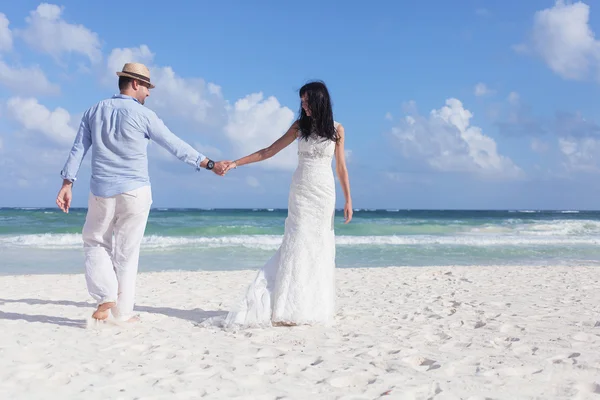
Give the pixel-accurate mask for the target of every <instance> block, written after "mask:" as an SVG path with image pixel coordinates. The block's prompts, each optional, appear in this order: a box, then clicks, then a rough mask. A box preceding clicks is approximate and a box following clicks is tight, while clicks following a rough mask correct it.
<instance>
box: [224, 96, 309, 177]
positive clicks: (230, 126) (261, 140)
mask: <svg viewBox="0 0 600 400" xmlns="http://www.w3.org/2000/svg"><path fill="white" fill-rule="evenodd" d="M293 121H294V112H293V111H292V110H290V109H289V108H287V107H282V106H281V105H280V104H279V101H277V99H276V98H275V97H268V98H266V99H263V94H262V93H253V94H250V95H248V96H246V97H244V98H243V99H239V100H238V101H236V102H235V104H234V105H233V106H232V107H230V108H229V121H228V123H227V125H226V126H225V129H224V131H225V134H226V135H227V137H228V138H229V140H230V142H231V144H232V145H233V147H234V149H235V152H236V155H237V156H246V155H248V154H251V153H253V152H255V151H257V150H260V149H262V148H264V147H267V146H269V145H270V144H271V143H273V142H274V141H275V140H277V139H278V138H279V137H280V136H281V135H283V134H284V133H285V132H286V131H287V129H288V128H289V127H290V125H291V124H292V122H293ZM297 162H298V156H297V148H296V146H294V143H292V144H291V145H289V146H288V147H287V148H286V149H284V150H282V151H281V152H280V153H279V154H277V155H276V156H275V157H273V158H271V159H269V160H267V161H264V162H261V163H260V164H259V165H262V166H264V167H267V168H277V169H292V168H294V167H295V166H296V165H297Z"/></svg>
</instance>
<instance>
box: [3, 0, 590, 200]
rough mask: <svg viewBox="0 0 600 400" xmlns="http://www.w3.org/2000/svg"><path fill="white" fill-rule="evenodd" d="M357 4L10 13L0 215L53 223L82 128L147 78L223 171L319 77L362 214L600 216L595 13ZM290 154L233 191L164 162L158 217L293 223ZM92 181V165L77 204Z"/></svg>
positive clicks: (542, 7)
mask: <svg viewBox="0 0 600 400" xmlns="http://www.w3.org/2000/svg"><path fill="white" fill-rule="evenodd" d="M345 3H346V4H344V5H343V6H342V5H340V4H341V3H339V2H333V1H324V0H323V1H312V0H311V1H304V2H301V3H299V2H285V3H282V2H275V1H256V2H252V4H250V2H242V1H230V2H219V3H216V2H171V3H169V4H168V5H165V3H164V2H158V1H145V2H138V1H131V2H127V6H125V4H124V3H122V2H117V1H103V2H95V3H92V2H80V1H63V2H60V3H39V2H34V1H27V0H21V1H19V2H12V3H9V4H6V2H5V3H4V4H3V5H2V6H0V13H1V14H2V15H0V193H1V195H0V206H4V207H10V206H22V207H36V206H53V204H54V199H55V196H56V193H57V191H58V188H59V186H60V183H61V180H60V176H59V171H60V170H61V168H62V166H63V164H64V162H65V160H66V157H67V154H68V151H69V149H70V146H71V143H72V140H73V137H74V134H75V131H76V127H77V126H78V123H79V118H80V116H81V114H82V113H83V111H84V110H85V109H86V108H87V107H89V106H91V105H92V104H94V103H95V102H97V101H99V100H101V99H103V98H106V97H109V96H111V95H112V94H114V93H116V92H117V87H116V79H117V78H116V75H115V71H116V70H120V69H121V67H122V64H123V63H124V62H127V61H140V62H144V63H146V64H147V65H148V66H150V67H151V71H152V77H153V80H154V81H156V83H157V88H156V89H155V90H154V91H153V92H152V95H151V97H150V98H149V100H148V102H147V106H148V107H150V108H152V109H154V110H155V111H156V112H157V113H158V114H159V116H160V117H161V118H163V119H164V121H165V122H166V123H167V125H168V126H169V127H170V128H171V130H173V132H175V133H176V134H177V135H178V136H180V137H181V138H183V139H184V140H186V141H188V142H189V143H190V144H192V145H193V146H194V147H196V148H198V149H199V150H200V151H202V152H204V153H205V154H206V155H207V156H209V157H211V158H213V159H231V158H237V157H240V156H243V155H246V154H248V153H250V152H252V151H255V150H258V149H260V148H261V147H264V146H267V145H269V144H270V143H271V142H272V141H274V140H275V139H276V138H278V137H279V136H280V135H281V134H283V133H284V132H285V130H286V129H287V127H288V126H289V124H290V123H291V122H292V121H293V118H294V117H295V115H296V114H297V110H298V108H299V105H300V104H299V100H298V95H297V89H298V88H299V87H300V86H302V84H303V83H305V82H306V81H308V80H310V79H322V80H324V81H325V82H326V83H327V85H328V86H329V89H330V92H331V94H332V97H333V101H334V113H335V118H336V120H338V121H339V122H341V123H342V124H343V125H344V127H345V130H346V135H347V140H346V147H347V152H348V167H349V171H350V180H351V187H352V195H353V203H354V207H355V208H401V209H404V208H409V209H417V208H442V209H450V208H471V209H473V208H495V209H498V208H501V209H505V208H509V209H514V208H521V209H523V208H525V209H531V208H535V209H543V208H551V209H598V201H597V199H598V198H600V184H599V183H598V178H599V176H600V175H599V173H600V125H597V124H598V123H600V118H598V116H597V111H596V110H597V109H598V106H600V99H599V98H598V84H599V83H600V39H596V33H598V32H600V7H598V5H594V4H592V2H591V1H587V2H568V1H565V2H563V1H558V2H555V1H541V0H531V1H527V2H523V1H516V0H511V1H504V2H501V3H500V2H490V1H482V0H480V1H476V0H465V1H461V2H454V3H449V2H436V4H435V6H433V5H432V4H429V3H427V4H426V2H392V1H388V2H375V3H370V4H365V3H354V5H353V4H350V2H345ZM144 10H146V12H145V13H144ZM295 150H296V149H295V144H292V145H291V146H290V148H288V149H286V150H285V151H284V152H282V153H280V154H279V155H278V156H276V157H275V158H274V159H272V160H269V161H268V162H266V163H263V164H257V165H252V166H248V167H244V168H239V169H237V170H234V171H232V172H231V173H230V174H228V175H227V176H226V177H224V178H220V177H217V176H216V175H214V174H210V173H208V172H202V171H200V172H195V171H193V170H191V169H190V168H189V166H187V165H185V164H183V163H181V162H180V161H179V160H177V159H176V158H175V157H173V156H171V155H169V154H167V153H165V152H164V151H163V150H161V149H160V148H158V146H156V145H151V146H150V158H151V163H150V171H151V180H152V185H153V193H154V206H155V207H202V208H204V207H286V204H287V195H288V191H289V184H290V181H291V175H292V173H293V169H294V166H295V163H296V155H295ZM88 184H89V156H88V159H87V160H86V161H85V162H84V164H83V166H82V169H81V170H80V174H79V180H78V181H77V184H76V185H75V188H74V196H75V199H74V206H85V205H86V201H87V194H88V187H89V186H88ZM337 193H338V195H337V196H338V206H339V207H342V206H343V202H344V199H343V195H342V192H341V190H340V188H339V186H338V191H337Z"/></svg>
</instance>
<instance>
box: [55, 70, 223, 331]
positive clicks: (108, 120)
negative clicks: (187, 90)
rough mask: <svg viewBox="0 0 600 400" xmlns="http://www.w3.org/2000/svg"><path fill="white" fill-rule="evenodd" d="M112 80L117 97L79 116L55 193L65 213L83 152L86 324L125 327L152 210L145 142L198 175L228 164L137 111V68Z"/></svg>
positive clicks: (143, 80)
mask: <svg viewBox="0 0 600 400" xmlns="http://www.w3.org/2000/svg"><path fill="white" fill-rule="evenodd" d="M117 76H119V90H120V94H118V95H115V96H113V97H112V98H110V99H107V100H103V101H101V102H99V103H98V104H96V105H94V106H93V107H91V108H90V109H88V110H87V111H86V112H85V113H84V114H83V118H82V119H81V124H80V126H79V131H78V132H77V136H76V137H75V142H74V144H73V147H72V149H71V153H70V154H69V157H68V159H67V162H66V164H65V166H64V168H63V170H62V171H61V176H62V177H63V185H62V188H61V189H60V191H59V192H58V196H57V198H56V204H57V205H58V207H59V208H60V209H61V210H63V211H64V212H65V213H68V212H69V207H70V206H71V199H72V197H73V196H72V191H71V188H72V186H73V182H74V181H75V179H76V175H77V172H78V170H79V167H80V165H81V162H82V160H83V158H84V157H85V154H86V153H87V151H88V149H89V148H90V147H91V148H92V176H91V181H90V192H91V193H90V195H89V199H88V211H87V216H86V220H85V224H84V227H83V243H84V252H85V277H86V283H87V287H88V291H89V293H90V295H91V296H92V297H93V298H94V299H95V300H96V301H97V302H98V308H97V309H96V311H95V312H94V313H93V315H92V317H93V318H94V319H96V320H105V319H107V318H108V316H109V312H112V314H113V316H114V317H115V318H116V319H118V320H120V321H129V320H135V318H133V305H134V297H135V281H136V276H137V270H138V260H139V254H140V245H141V242H142V238H143V236H144V231H145V229H146V223H147V220H148V214H149V212H150V205H151V204H152V194H151V190H150V179H149V177H148V156H147V146H148V142H149V140H153V141H155V142H156V143H158V144H159V145H161V146H162V147H164V148H165V149H167V150H168V151H169V152H171V153H172V154H173V155H175V156H176V157H177V158H179V159H180V160H181V161H183V162H185V163H187V164H189V165H191V166H193V167H195V168H196V169H197V170H200V169H202V168H206V169H208V170H212V171H213V172H214V173H216V174H217V175H221V176H222V175H224V172H225V169H226V167H227V166H228V164H229V162H226V161H219V162H214V161H211V160H209V159H208V158H207V157H206V156H204V155H203V154H200V153H199V152H198V151H196V150H195V149H194V148H193V147H191V146H190V145H189V144H187V143H185V142H184V141H183V140H181V139H180V138H178V137H177V136H175V135H174V134H173V133H172V132H171V131H170V130H169V129H168V128H167V127H166V126H165V124H164V123H163V122H162V121H161V120H160V119H159V118H158V116H157V115H156V114H155V113H154V112H153V111H151V110H150V109H148V108H146V107H144V105H143V104H144V103H145V100H146V97H148V96H149V95H150V89H152V88H154V87H155V86H154V85H153V84H152V83H151V81H150V71H149V70H148V68H147V67H146V66H145V65H143V64H139V63H127V64H125V65H124V66H123V69H122V71H120V72H117ZM113 235H114V243H113Z"/></svg>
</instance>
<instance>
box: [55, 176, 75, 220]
mask: <svg viewBox="0 0 600 400" xmlns="http://www.w3.org/2000/svg"><path fill="white" fill-rule="evenodd" d="M72 187H73V182H71V181H68V180H66V179H65V180H63V185H62V187H61V188H60V190H59V191H58V195H57V196H56V205H57V206H58V208H60V209H61V210H63V212H65V213H67V214H68V213H69V208H70V207H71V200H72V199H73V192H72V190H71V189H72Z"/></svg>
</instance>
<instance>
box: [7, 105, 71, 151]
mask: <svg viewBox="0 0 600 400" xmlns="http://www.w3.org/2000/svg"><path fill="white" fill-rule="evenodd" d="M6 108H7V112H8V115H9V116H10V117H11V118H13V119H15V120H16V121H17V122H18V123H19V124H20V125H21V126H22V127H23V128H25V129H26V130H28V131H31V132H39V133H42V134H44V135H46V136H47V137H48V138H49V139H51V140H52V141H54V142H56V143H58V144H61V145H68V144H71V143H72V142H73V140H74V139H75V134H76V130H75V128H74V127H73V126H71V121H72V119H71V115H70V114H69V112H68V111H67V110H65V109H64V108H61V107H57V108H56V109H55V110H54V111H50V110H48V109H47V108H46V107H45V106H44V105H42V104H39V103H38V101H37V99H35V98H31V97H30V98H21V97H12V98H10V99H8V101H7V102H6Z"/></svg>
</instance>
